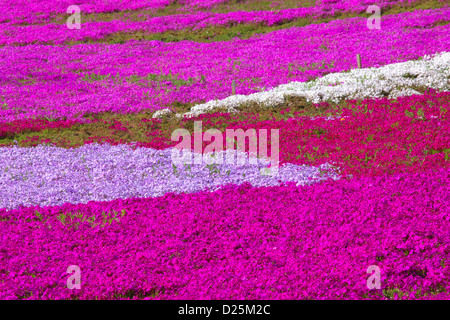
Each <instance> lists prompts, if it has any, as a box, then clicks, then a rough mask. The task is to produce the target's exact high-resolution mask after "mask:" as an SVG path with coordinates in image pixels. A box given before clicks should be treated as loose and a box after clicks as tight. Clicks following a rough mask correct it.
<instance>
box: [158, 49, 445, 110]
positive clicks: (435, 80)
mask: <svg viewBox="0 0 450 320" xmlns="http://www.w3.org/2000/svg"><path fill="white" fill-rule="evenodd" d="M449 79H450V52H443V53H440V54H436V55H434V56H425V57H424V58H423V59H422V60H414V61H407V62H401V63H393V64H389V65H386V66H383V67H380V68H367V69H354V70H351V71H350V72H340V73H331V74H328V75H326V76H324V77H322V78H318V79H316V80H313V81H309V82H297V81H295V82H291V83H288V84H284V85H280V86H278V87H276V88H274V89H272V90H269V91H264V92H257V93H253V94H250V95H233V96H230V97H228V98H225V99H223V100H212V101H208V102H206V103H203V104H199V105H196V106H194V107H192V108H191V111H190V112H187V113H184V114H177V116H178V117H194V116H198V115H200V114H204V113H208V112H211V111H215V110H227V111H228V112H236V109H235V108H236V107H238V106H240V105H242V104H244V103H250V102H256V103H258V104H260V105H262V106H265V107H268V108H269V107H276V106H277V105H281V104H282V103H284V101H285V97H286V96H298V97H303V98H306V100H307V101H310V102H313V103H320V102H323V101H331V102H334V103H338V102H339V101H342V100H346V99H365V98H382V97H388V98H390V99H395V98H397V97H400V96H410V95H414V94H419V92H418V91H416V90H414V89H413V88H414V87H428V88H433V89H437V90H442V91H448V90H449V89H450V84H449ZM164 110H169V109H164ZM164 110H160V111H159V113H158V114H157V113H155V115H154V117H157V116H158V115H159V114H161V113H162V112H163V111H164ZM164 112H169V111H164Z"/></svg>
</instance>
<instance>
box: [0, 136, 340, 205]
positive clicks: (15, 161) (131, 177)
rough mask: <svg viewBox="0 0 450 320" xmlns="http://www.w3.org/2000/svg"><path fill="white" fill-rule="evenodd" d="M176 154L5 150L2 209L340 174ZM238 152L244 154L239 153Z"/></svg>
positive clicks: (1, 156)
mask: <svg viewBox="0 0 450 320" xmlns="http://www.w3.org/2000/svg"><path fill="white" fill-rule="evenodd" d="M227 152H230V150H228V151H227ZM171 153H172V148H169V149H165V150H155V149H151V148H135V149H133V148H132V147H130V146H128V145H117V146H111V145H108V144H89V145H85V146H82V147H80V148H76V149H64V148H58V147H55V146H45V145H39V146H37V147H34V148H20V147H17V146H15V147H10V148H1V149H0V163H2V167H1V170H0V189H1V190H2V192H1V194H0V208H7V209H15V208H18V207H20V206H25V207H28V206H36V205H39V206H57V205H62V204H64V203H73V204H77V203H87V202H89V201H110V200H114V199H119V198H121V199H126V198H134V197H136V198H147V197H159V196H162V195H164V194H166V193H171V192H173V193H194V192H198V191H201V190H210V191H215V190H218V189H220V188H222V187H223V186H225V185H229V184H235V185H240V184H243V183H245V182H249V183H250V184H251V185H253V186H255V187H260V186H276V185H280V184H281V183H282V182H288V181H289V182H297V185H307V184H312V183H315V182H319V181H321V180H326V179H327V178H332V179H334V180H338V179H339V178H340V176H339V175H338V174H337V173H336V172H337V171H336V170H335V168H333V167H332V166H331V165H329V164H328V163H325V164H323V165H321V166H320V167H310V166H306V165H301V166H299V165H294V164H284V165H282V166H280V167H279V170H278V174H277V175H275V176H271V175H264V174H263V172H264V170H265V169H266V168H267V166H268V164H269V161H268V160H263V159H258V160H257V161H256V164H253V163H251V161H249V159H247V160H246V161H245V163H244V164H243V165H240V166H238V165H235V164H227V163H226V162H224V163H223V164H214V163H211V162H209V164H208V162H205V163H203V164H192V165H187V164H183V165H178V166H176V165H174V164H173V162H172V159H171ZM234 156H235V159H237V157H239V156H240V155H239V153H238V151H234ZM235 163H236V162H235Z"/></svg>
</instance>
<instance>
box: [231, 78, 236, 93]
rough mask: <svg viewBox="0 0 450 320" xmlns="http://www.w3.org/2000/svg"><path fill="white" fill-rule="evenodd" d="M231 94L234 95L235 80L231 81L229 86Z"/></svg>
mask: <svg viewBox="0 0 450 320" xmlns="http://www.w3.org/2000/svg"><path fill="white" fill-rule="evenodd" d="M231 94H232V95H233V96H234V95H235V94H236V80H233V82H232V84H231Z"/></svg>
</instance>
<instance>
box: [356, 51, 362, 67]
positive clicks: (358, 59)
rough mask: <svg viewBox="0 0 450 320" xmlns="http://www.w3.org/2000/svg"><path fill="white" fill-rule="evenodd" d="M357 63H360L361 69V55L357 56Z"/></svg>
mask: <svg viewBox="0 0 450 320" xmlns="http://www.w3.org/2000/svg"><path fill="white" fill-rule="evenodd" d="M356 62H357V63H358V69H361V68H362V67H361V55H360V54H359V53H358V54H357V55H356Z"/></svg>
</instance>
